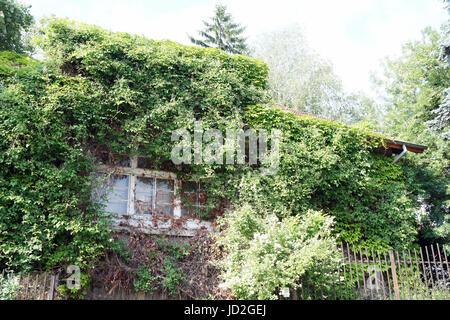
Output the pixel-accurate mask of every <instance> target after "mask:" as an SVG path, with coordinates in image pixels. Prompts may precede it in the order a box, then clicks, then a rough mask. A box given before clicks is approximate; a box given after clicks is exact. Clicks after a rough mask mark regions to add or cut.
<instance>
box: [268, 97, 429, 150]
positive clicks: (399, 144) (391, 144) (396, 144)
mask: <svg viewBox="0 0 450 320" xmlns="http://www.w3.org/2000/svg"><path fill="white" fill-rule="evenodd" d="M276 107H278V108H280V109H281V110H284V111H288V112H290V113H292V114H294V115H296V116H299V117H302V116H309V117H313V118H317V119H322V120H326V121H332V122H337V121H335V120H331V119H329V118H326V117H324V116H320V115H315V114H312V113H309V112H302V111H298V110H295V109H292V108H288V107H285V106H280V105H276ZM385 142H386V146H387V147H388V149H390V151H392V152H393V153H400V152H402V150H403V145H405V147H406V150H408V151H409V152H414V153H422V152H424V150H426V149H427V148H428V147H427V146H424V145H420V144H416V143H411V142H407V141H402V140H394V139H385Z"/></svg>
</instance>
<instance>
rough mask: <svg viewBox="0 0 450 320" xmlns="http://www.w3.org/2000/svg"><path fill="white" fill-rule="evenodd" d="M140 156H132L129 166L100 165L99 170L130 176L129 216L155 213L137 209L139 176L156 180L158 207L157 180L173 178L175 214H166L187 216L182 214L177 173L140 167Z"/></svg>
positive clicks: (154, 203) (154, 194)
mask: <svg viewBox="0 0 450 320" xmlns="http://www.w3.org/2000/svg"><path fill="white" fill-rule="evenodd" d="M139 157H140V156H134V157H131V158H130V166H129V167H121V166H115V165H100V167H99V169H98V172H99V173H106V174H120V175H127V176H128V204H127V213H126V215H127V216H130V217H136V218H142V217H152V216H153V214H145V213H143V214H140V213H137V212H136V210H135V200H136V180H137V177H144V178H152V179H153V181H154V186H153V190H154V191H153V195H152V197H153V200H152V201H153V203H152V208H155V207H156V192H157V191H156V188H157V186H156V185H157V183H156V180H157V179H160V180H173V184H174V186H173V195H174V198H173V215H166V216H168V217H176V218H181V217H185V216H182V215H181V201H180V199H179V196H178V190H179V189H180V187H181V182H180V181H179V180H178V178H177V175H176V174H175V173H173V172H168V171H158V170H152V169H144V168H138V166H137V165H138V158H139ZM116 214H117V215H118V218H121V217H123V216H124V214H118V213H116Z"/></svg>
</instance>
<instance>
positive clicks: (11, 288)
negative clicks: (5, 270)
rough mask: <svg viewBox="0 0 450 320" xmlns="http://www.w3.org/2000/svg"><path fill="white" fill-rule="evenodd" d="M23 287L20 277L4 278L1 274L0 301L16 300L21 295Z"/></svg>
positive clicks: (7, 276) (8, 276)
mask: <svg viewBox="0 0 450 320" xmlns="http://www.w3.org/2000/svg"><path fill="white" fill-rule="evenodd" d="M20 288H21V285H20V283H19V276H14V275H12V276H10V275H8V274H7V275H6V276H2V275H1V274H0V300H14V299H15V298H16V297H17V295H18V294H19V290H20Z"/></svg>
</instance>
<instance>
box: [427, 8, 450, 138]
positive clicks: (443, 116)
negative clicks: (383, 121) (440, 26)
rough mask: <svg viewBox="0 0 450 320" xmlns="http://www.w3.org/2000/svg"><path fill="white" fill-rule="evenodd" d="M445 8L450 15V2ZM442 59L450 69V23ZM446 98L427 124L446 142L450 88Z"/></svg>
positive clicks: (449, 126)
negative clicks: (439, 133)
mask: <svg viewBox="0 0 450 320" xmlns="http://www.w3.org/2000/svg"><path fill="white" fill-rule="evenodd" d="M444 2H445V3H446V5H445V8H446V9H447V11H448V13H449V15H450V1H449V0H445V1H444ZM440 49H441V58H442V59H443V60H444V61H446V62H447V67H450V22H449V23H447V25H446V26H445V28H444V31H443V33H442V39H441V42H440ZM445 95H446V97H445V98H444V100H442V103H441V104H440V105H439V107H438V108H436V109H435V110H432V111H431V113H432V114H433V115H434V118H433V119H432V120H429V121H428V122H427V125H429V126H430V127H431V128H432V129H433V130H435V131H437V132H441V133H442V137H443V138H444V139H445V140H450V87H449V88H447V89H445Z"/></svg>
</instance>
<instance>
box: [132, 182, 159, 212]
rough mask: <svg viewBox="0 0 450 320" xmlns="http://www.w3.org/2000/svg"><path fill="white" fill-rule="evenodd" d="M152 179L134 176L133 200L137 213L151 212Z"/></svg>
mask: <svg viewBox="0 0 450 320" xmlns="http://www.w3.org/2000/svg"><path fill="white" fill-rule="evenodd" d="M153 189H154V179H153V178H146V177H136V198H135V202H134V207H135V212H136V213H137V214H151V213H152V211H153V210H152V209H153Z"/></svg>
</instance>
